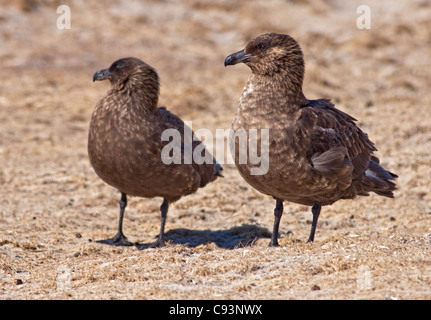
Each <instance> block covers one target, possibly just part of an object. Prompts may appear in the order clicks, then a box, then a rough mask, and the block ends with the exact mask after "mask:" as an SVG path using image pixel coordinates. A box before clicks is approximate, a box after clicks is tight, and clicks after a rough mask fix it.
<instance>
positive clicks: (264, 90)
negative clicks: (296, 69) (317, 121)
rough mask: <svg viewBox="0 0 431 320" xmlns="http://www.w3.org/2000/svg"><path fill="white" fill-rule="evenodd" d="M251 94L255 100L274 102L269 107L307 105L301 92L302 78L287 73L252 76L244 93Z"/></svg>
mask: <svg viewBox="0 0 431 320" xmlns="http://www.w3.org/2000/svg"><path fill="white" fill-rule="evenodd" d="M247 91H248V92H249V93H252V94H253V96H254V97H255V98H256V99H259V100H266V101H274V105H273V106H271V107H277V106H279V107H280V108H285V107H286V106H290V107H292V108H298V107H301V106H303V105H306V104H307V103H308V100H307V99H306V98H305V96H304V93H303V92H302V78H298V77H296V76H294V75H290V74H287V73H275V74H272V75H271V76H266V75H259V74H252V75H251V76H250V78H249V80H248V82H247V84H246V88H245V90H244V93H245V94H247Z"/></svg>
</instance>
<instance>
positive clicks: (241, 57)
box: [224, 50, 252, 67]
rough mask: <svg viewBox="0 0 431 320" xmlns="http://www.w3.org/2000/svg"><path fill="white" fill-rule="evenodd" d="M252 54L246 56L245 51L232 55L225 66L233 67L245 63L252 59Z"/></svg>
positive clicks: (228, 57)
mask: <svg viewBox="0 0 431 320" xmlns="http://www.w3.org/2000/svg"><path fill="white" fill-rule="evenodd" d="M251 57H252V55H251V54H246V53H245V52H244V50H241V51H238V52H235V53H232V54H231V55H228V56H227V58H226V59H225V61H224V66H225V67H226V66H233V65H235V64H237V63H240V62H245V61H246V60H247V59H249V58H251Z"/></svg>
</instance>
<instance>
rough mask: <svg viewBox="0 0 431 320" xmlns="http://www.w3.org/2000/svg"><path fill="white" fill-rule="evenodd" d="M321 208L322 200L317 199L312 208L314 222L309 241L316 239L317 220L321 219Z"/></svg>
mask: <svg viewBox="0 0 431 320" xmlns="http://www.w3.org/2000/svg"><path fill="white" fill-rule="evenodd" d="M321 208H322V206H321V205H320V202H317V201H316V202H315V203H314V206H313V208H311V212H312V213H313V222H312V223H311V231H310V236H309V237H308V241H307V242H313V241H314V234H315V233H316V227H317V220H319V215H320V209H321Z"/></svg>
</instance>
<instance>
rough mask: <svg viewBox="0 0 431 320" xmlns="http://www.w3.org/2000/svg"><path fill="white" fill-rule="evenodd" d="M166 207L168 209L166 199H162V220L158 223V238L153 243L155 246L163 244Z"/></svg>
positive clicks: (162, 245)
mask: <svg viewBox="0 0 431 320" xmlns="http://www.w3.org/2000/svg"><path fill="white" fill-rule="evenodd" d="M168 209H169V202H168V200H166V199H163V203H162V205H161V206H160V213H161V216H162V222H161V224H160V234H159V239H158V240H157V241H156V243H155V245H156V247H164V246H165V237H164V235H165V223H166V217H167V215H168Z"/></svg>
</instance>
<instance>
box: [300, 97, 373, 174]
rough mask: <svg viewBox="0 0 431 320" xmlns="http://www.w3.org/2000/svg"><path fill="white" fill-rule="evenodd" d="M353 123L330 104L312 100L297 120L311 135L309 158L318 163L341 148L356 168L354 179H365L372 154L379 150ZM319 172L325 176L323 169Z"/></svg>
mask: <svg viewBox="0 0 431 320" xmlns="http://www.w3.org/2000/svg"><path fill="white" fill-rule="evenodd" d="M354 121H356V120H355V119H354V118H353V117H351V116H349V115H348V114H346V113H344V112H342V111H340V110H338V109H336V108H335V107H334V105H333V104H332V103H331V102H330V101H329V100H325V99H320V100H310V101H309V104H308V105H305V106H303V107H302V108H301V110H300V112H299V117H298V120H297V124H298V126H299V127H300V128H303V129H302V130H305V131H308V134H305V136H309V137H310V138H309V146H308V150H307V156H308V157H310V159H312V160H313V159H314V160H316V159H318V157H319V156H321V155H324V154H326V156H328V152H329V151H330V150H334V153H335V152H337V153H339V152H340V150H341V149H340V148H339V147H343V148H345V151H346V152H347V153H346V155H347V157H348V160H349V161H350V162H351V164H352V166H353V172H352V178H353V179H355V178H358V177H360V176H362V175H363V174H364V172H365V171H366V170H367V168H368V163H369V160H370V158H371V155H372V153H373V151H377V149H376V148H375V146H374V144H373V142H371V141H370V140H369V139H368V136H367V134H366V133H364V132H363V131H362V130H361V129H360V128H359V127H358V126H357V125H356V124H355V122H354ZM342 161H344V160H343V159H342ZM319 164H320V163H319ZM317 169H318V170H319V168H317ZM326 170H328V168H326ZM319 171H321V172H322V168H321V169H320V170H319ZM323 171H324V170H323Z"/></svg>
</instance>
